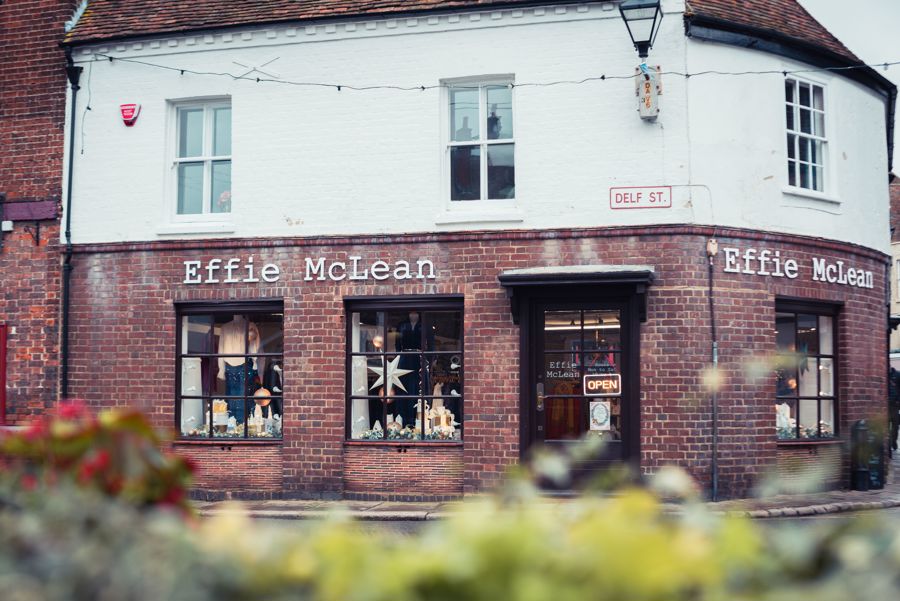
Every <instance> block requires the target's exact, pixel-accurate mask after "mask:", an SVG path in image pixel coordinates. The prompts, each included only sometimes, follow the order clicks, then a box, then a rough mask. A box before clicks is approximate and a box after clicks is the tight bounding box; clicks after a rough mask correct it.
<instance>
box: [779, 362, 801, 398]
mask: <svg viewBox="0 0 900 601" xmlns="http://www.w3.org/2000/svg"><path fill="white" fill-rule="evenodd" d="M797 372H798V370H797V364H796V359H795V358H794V357H792V356H781V357H778V367H776V369H775V394H777V395H778V396H780V397H795V396H797V377H798V375H797Z"/></svg>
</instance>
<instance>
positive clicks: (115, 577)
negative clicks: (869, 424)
mask: <svg viewBox="0 0 900 601" xmlns="http://www.w3.org/2000/svg"><path fill="white" fill-rule="evenodd" d="M32 459H34V458H33V457H32ZM546 463H547V465H550V466H551V467H550V468H549V469H550V471H551V472H552V473H554V474H557V475H559V474H558V472H559V470H561V469H562V468H560V466H559V465H555V464H553V462H546ZM76 472H77V470H76ZM545 476H546V474H545ZM660 495H664V496H665V497H667V498H672V497H675V496H679V497H681V498H682V499H683V500H682V501H681V502H680V503H679V504H678V505H677V506H673V505H671V504H664V503H662V502H660V501H659V500H658V498H659V496H660ZM131 501H133V499H131V498H130V497H127V496H120V495H111V494H109V493H108V491H105V490H104V489H103V487H96V486H83V485H82V483H80V482H79V479H78V478H77V477H74V478H64V479H60V480H57V481H56V482H55V483H53V484H43V485H41V486H39V487H36V488H33V489H31V490H27V491H26V490H23V489H22V487H21V479H19V478H13V477H9V472H5V473H4V475H3V477H0V591H2V593H0V596H2V598H3V599H5V600H9V601H32V600H57V599H58V600H63V599H65V600H70V599H91V600H116V601H120V600H131V599H133V600H159V599H174V600H207V599H208V600H213V599H215V600H226V601H227V600H243V599H272V600H281V599H316V600H323V601H382V600H383V601H416V600H434V601H443V600H447V601H449V600H454V601H457V600H460V599H465V600H467V601H468V600H472V601H482V600H483V601H497V600H516V601H518V600H521V601H543V600H551V601H575V600H578V601H581V600H584V599H596V600H599V601H604V600H609V601H644V600H646V601H668V600H673V601H675V600H678V601H680V600H684V601H720V600H721V601H750V600H757V601H781V600H785V601H787V600H791V601H794V600H796V599H801V598H806V597H807V596H809V597H810V598H813V599H815V600H816V601H830V600H835V601H836V600H839V599H840V600H842V601H843V600H846V599H857V598H870V599H877V600H879V601H880V600H887V599H898V598H900V528H897V527H896V526H897V525H896V524H894V525H891V524H888V523H884V522H880V521H878V520H877V514H871V515H870V517H869V519H858V520H852V521H841V520H833V521H827V522H824V523H820V524H817V525H815V526H803V525H800V524H793V523H789V524H784V523H782V524H778V525H772V524H771V523H770V524H766V523H765V522H752V521H750V520H747V519H743V518H736V517H725V516H718V515H713V514H711V513H710V512H709V511H708V509H707V507H706V505H704V504H703V503H700V502H698V501H697V500H696V491H694V490H693V488H692V483H691V482H690V479H689V478H688V477H687V476H685V475H684V474H683V473H682V472H679V471H677V470H663V471H662V472H660V474H659V475H658V476H657V477H656V479H655V480H654V481H653V482H652V485H651V486H650V487H649V488H645V489H638V488H635V487H631V488H628V487H626V488H623V489H621V490H619V491H618V492H616V493H615V494H606V495H604V496H598V497H593V496H584V497H582V498H578V499H572V500H570V501H569V502H566V503H562V504H560V503H555V502H554V503H551V502H548V501H547V499H546V498H545V497H542V496H541V495H540V494H539V491H538V490H537V489H536V487H534V486H533V485H532V484H531V483H530V480H529V479H516V480H513V481H511V482H510V484H509V485H508V486H507V488H506V489H505V490H504V491H503V494H498V495H497V496H494V497H489V498H484V499H480V500H478V501H469V502H466V503H464V504H462V505H461V506H460V507H459V508H458V509H457V510H456V511H453V512H451V513H450V514H449V515H448V517H447V518H446V519H444V520H440V521H435V522H428V523H427V524H426V525H425V526H424V527H423V528H422V531H421V532H420V533H419V534H417V535H415V536H400V535H397V534H394V533H392V532H391V531H390V530H385V531H384V532H382V533H380V534H379V533H378V532H375V533H373V532H372V530H371V529H368V530H363V529H361V528H360V527H359V525H358V524H355V523H354V522H353V521H351V520H349V519H348V518H346V516H341V515H334V516H333V517H332V518H331V519H328V520H323V521H321V522H310V523H309V524H308V527H307V528H305V529H303V530H301V534H299V535H298V533H297V530H296V529H285V528H278V527H275V526H272V525H271V524H270V523H269V524H261V523H254V522H253V521H252V520H250V519H248V518H246V517H245V516H244V515H243V514H242V513H241V512H240V511H234V512H225V513H223V514H222V515H220V516H217V517H212V518H206V519H202V520H200V519H198V518H194V517H190V516H187V515H186V514H185V513H184V512H182V511H178V510H177V509H175V510H173V508H172V507H170V506H166V505H155V506H149V505H147V504H146V503H134V502H131ZM673 509H677V510H674V511H673Z"/></svg>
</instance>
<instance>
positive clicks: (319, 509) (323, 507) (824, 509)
mask: <svg viewBox="0 0 900 601" xmlns="http://www.w3.org/2000/svg"><path fill="white" fill-rule="evenodd" d="M898 472H900V453H895V455H894V459H893V461H890V462H889V472H888V477H887V479H886V480H887V481H886V482H885V487H884V488H883V489H880V490H870V491H855V490H834V491H824V492H817V493H807V494H790V495H788V494H780V495H773V496H767V497H757V498H749V499H734V500H729V501H720V502H715V503H714V502H708V503H706V505H707V508H708V509H709V510H710V511H711V512H712V513H714V514H722V515H724V514H728V515H741V516H745V517H749V518H753V519H765V518H791V517H805V516H816V515H827V514H834V513H842V512H860V511H870V510H876V509H888V508H892V507H900V473H898ZM476 497H477V496H476ZM467 498H468V497H467ZM541 502H542V503H546V504H547V505H548V506H551V507H552V506H554V505H558V506H563V505H565V504H566V503H570V502H571V498H566V497H554V496H548V497H543V498H542V499H541ZM466 506H467V501H466V500H460V501H450V502H434V503H429V502H414V503H403V502H394V501H346V500H344V501H325V500H268V501H246V502H242V503H235V502H233V501H215V502H196V503H195V507H196V508H197V510H198V512H199V513H200V515H201V516H213V515H218V514H222V513H228V512H235V511H238V512H240V513H243V514H246V515H248V516H249V517H252V518H261V519H283V520H305V519H321V518H324V517H327V516H329V515H332V514H334V513H336V512H338V513H344V514H347V515H350V516H351V517H353V518H354V519H357V520H361V521H381V522H392V521H393V522H398V521H402V522H410V521H427V520H439V519H444V518H446V517H447V516H448V515H451V514H452V513H457V512H460V511H464V510H465V508H466ZM664 510H665V511H666V512H671V513H677V512H678V511H679V510H680V506H679V505H678V504H675V503H665V504H664Z"/></svg>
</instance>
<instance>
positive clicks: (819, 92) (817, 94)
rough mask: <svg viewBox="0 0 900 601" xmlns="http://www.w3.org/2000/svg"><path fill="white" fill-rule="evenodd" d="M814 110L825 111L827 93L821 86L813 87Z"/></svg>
mask: <svg viewBox="0 0 900 601" xmlns="http://www.w3.org/2000/svg"><path fill="white" fill-rule="evenodd" d="M813 108H814V109H816V110H819V111H824V110H825V91H824V90H823V89H822V88H821V87H820V86H813Z"/></svg>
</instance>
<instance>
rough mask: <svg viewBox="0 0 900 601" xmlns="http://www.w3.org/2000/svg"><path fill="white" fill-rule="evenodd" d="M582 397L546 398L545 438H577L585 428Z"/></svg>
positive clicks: (585, 417) (585, 421)
mask: <svg viewBox="0 0 900 601" xmlns="http://www.w3.org/2000/svg"><path fill="white" fill-rule="evenodd" d="M583 406H584V399H583V397H565V398H555V399H547V400H546V401H545V405H544V413H545V414H546V433H545V436H544V438H545V440H577V439H579V438H581V436H582V435H583V434H584V433H585V431H586V430H587V427H586V426H587V416H586V415H584V411H583Z"/></svg>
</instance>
